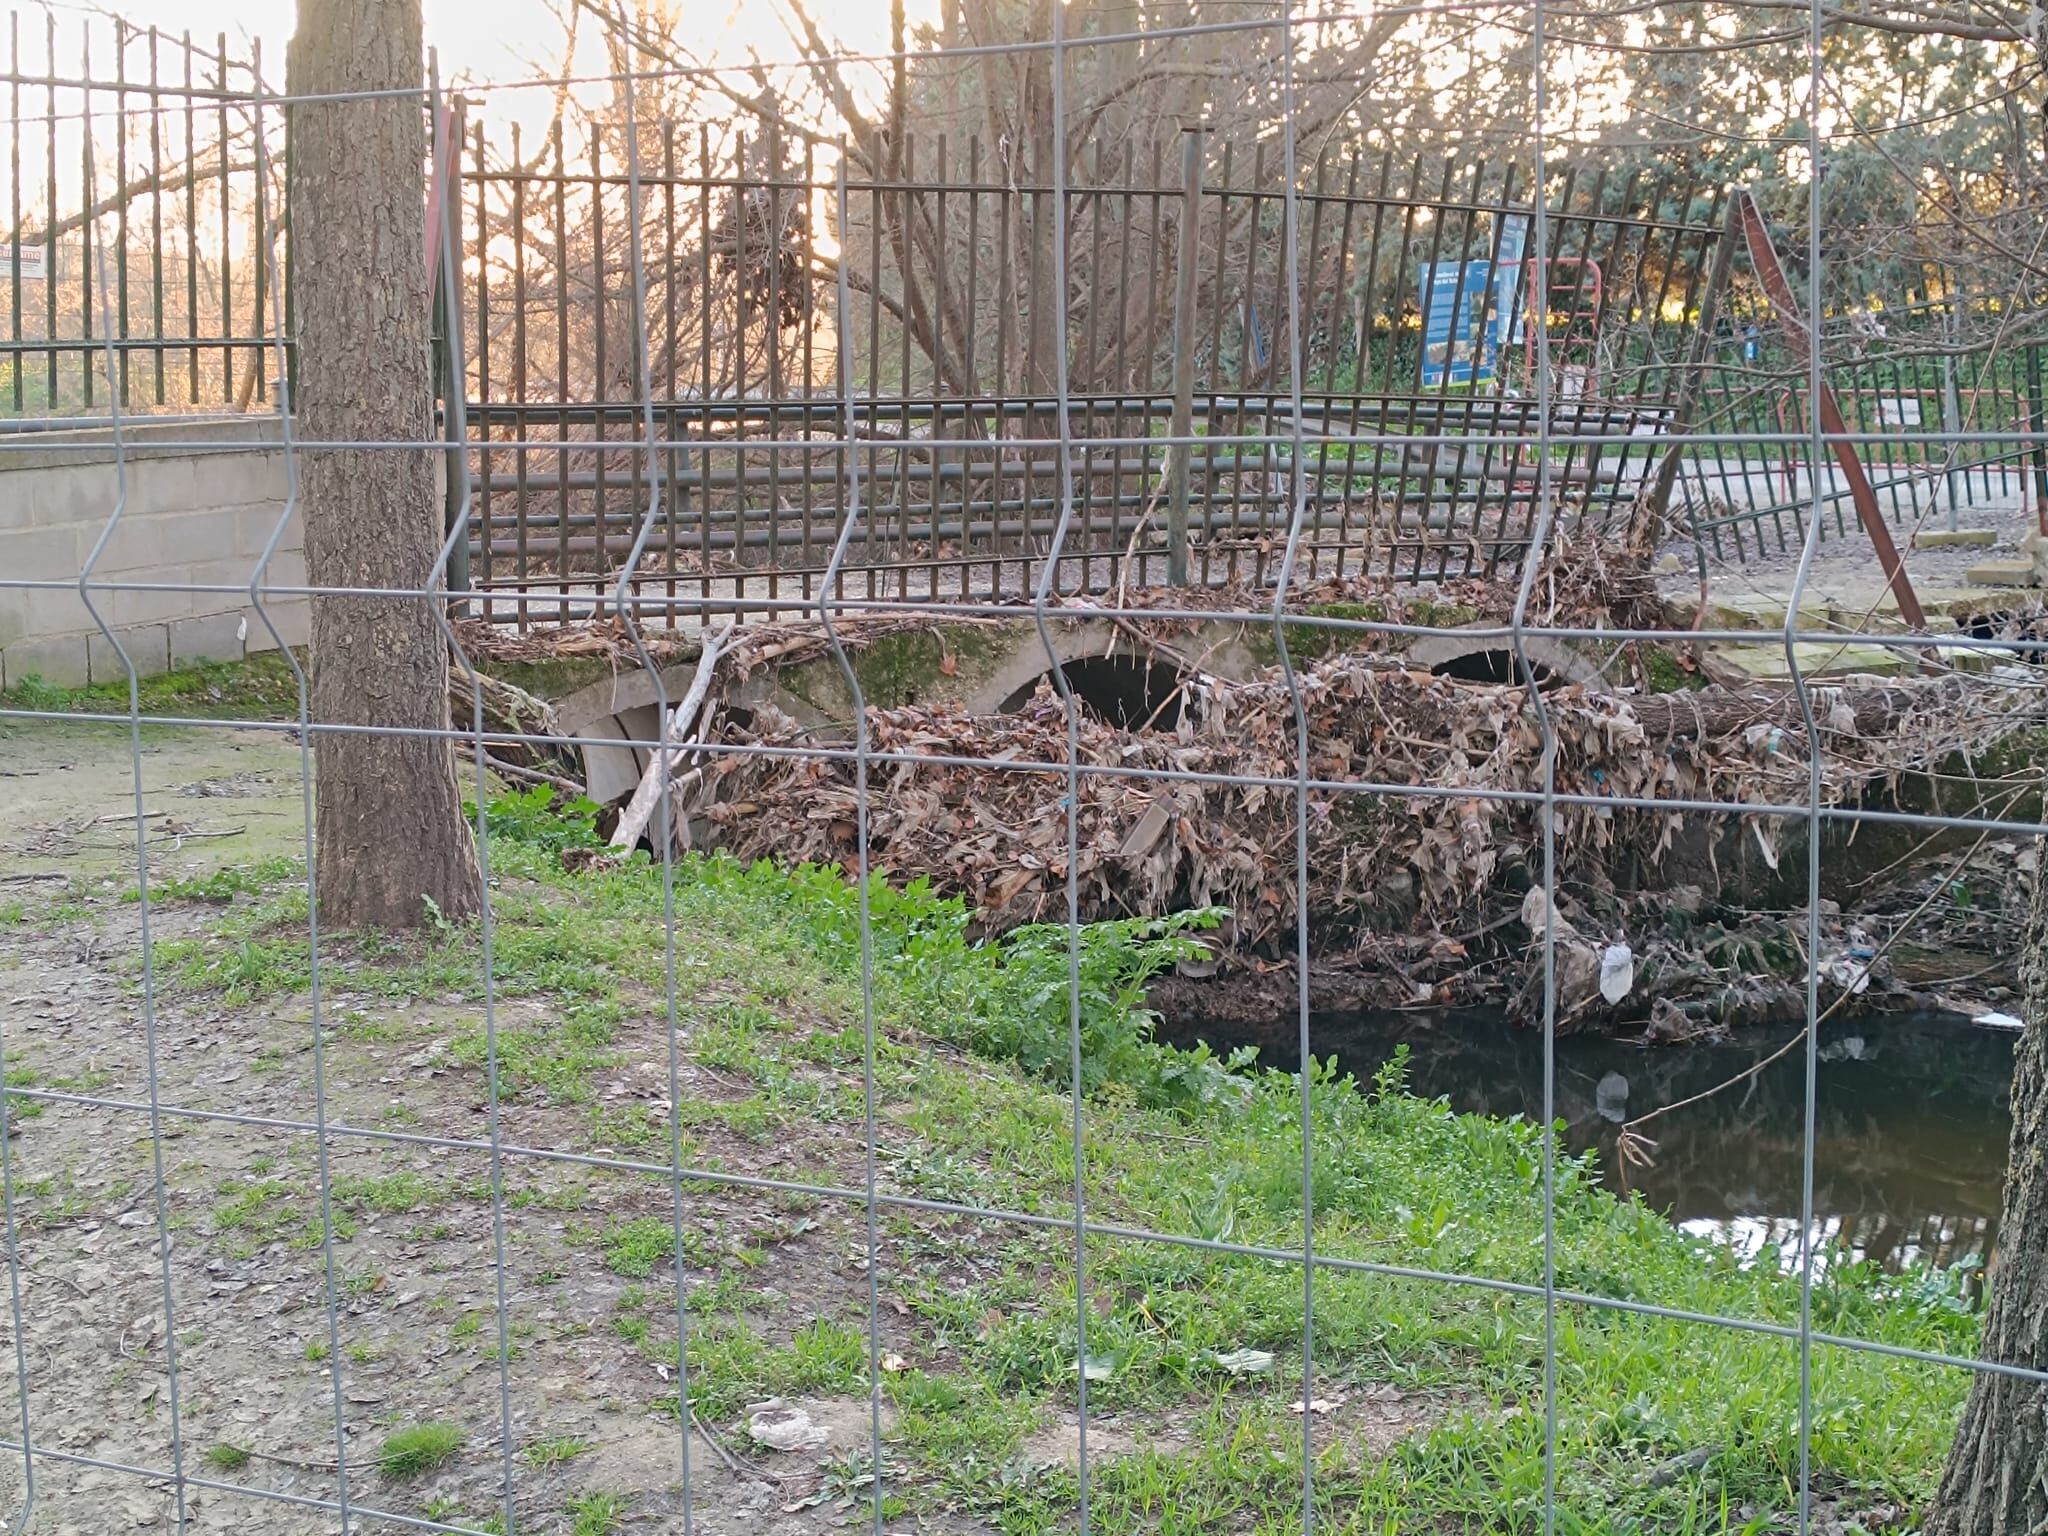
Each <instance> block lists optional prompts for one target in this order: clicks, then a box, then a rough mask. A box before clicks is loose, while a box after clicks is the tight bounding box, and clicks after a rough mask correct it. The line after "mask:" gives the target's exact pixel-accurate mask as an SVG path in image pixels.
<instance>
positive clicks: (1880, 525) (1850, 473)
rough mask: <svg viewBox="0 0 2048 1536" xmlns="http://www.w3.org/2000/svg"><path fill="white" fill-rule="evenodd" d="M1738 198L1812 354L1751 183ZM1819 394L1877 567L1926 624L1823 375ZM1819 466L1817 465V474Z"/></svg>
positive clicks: (1902, 604)
mask: <svg viewBox="0 0 2048 1536" xmlns="http://www.w3.org/2000/svg"><path fill="white" fill-rule="evenodd" d="M1735 204H1736V208H1737V210H1738V211H1739V212H1740V214H1741V215H1742V237H1743V240H1744V242H1745V243H1746V244H1747V245H1748V247H1749V260H1750V265H1751V266H1753V267H1754V268H1755V269H1756V275H1757V279H1758V281H1759V282H1761V283H1762V284H1763V287H1764V292H1765V293H1766V294H1768V295H1769V296H1770V300H1771V306H1772V308H1774V309H1775V310H1776V311H1777V312H1778V326H1779V328H1780V329H1781V330H1783V331H1784V333H1785V335H1786V337H1787V338H1788V339H1789V340H1790V341H1791V343H1792V345H1793V347H1794V348H1795V349H1796V350H1798V351H1799V352H1800V353H1802V354H1804V355H1805V356H1806V357H1807V358H1808V359H1811V357H1812V356H1813V351H1814V347H1815V345H1816V343H1815V341H1814V338H1813V336H1812V334H1811V333H1809V332H1808V330H1807V328H1806V324H1805V322H1804V321H1803V320H1802V319H1801V318H1800V314H1799V301H1798V300H1797V299H1795V298H1794V297H1793V296H1792V285H1791V284H1790V283H1789V282H1787V281H1786V279H1785V267H1784V264H1783V263H1782V262H1780V261H1779V260H1778V253H1777V250H1776V249H1775V248H1774V247H1773V246H1772V245H1771V236H1770V231H1769V230H1768V229H1766V228H1765V227H1764V216H1763V214H1762V212H1760V211H1759V210H1758V208H1757V206H1756V199H1755V198H1754V197H1752V196H1751V195H1750V192H1749V189H1748V188H1747V187H1739V188H1737V189H1736V192H1735ZM1819 382H1820V397H1819V398H1818V399H1817V400H1815V401H1814V406H1815V408H1816V410H1817V411H1818V412H1819V415H1820V425H1821V431H1822V432H1824V433H1825V434H1827V436H1828V437H1829V439H1830V442H1829V447H1830V449H1831V450H1832V451H1833V453H1834V456H1835V463H1836V464H1837V465H1838V466H1840V468H1841V471H1842V478H1843V479H1844V480H1846V481H1848V482H1849V499H1850V501H1852V502H1853V503H1855V506H1856V516H1857V517H1858V518H1859V519H1860V520H1861V521H1862V523H1863V531H1864V532H1865V533H1867V534H1869V535H1870V544H1871V547H1872V548H1873V549H1874V550H1876V551H1877V565H1878V569H1879V570H1881V571H1883V572H1884V579H1885V581H1886V583H1887V584H1889V586H1890V587H1891V589H1892V596H1893V597H1894V598H1896V599H1897V601H1898V604H1899V617H1900V618H1902V619H1904V620H1905V621H1906V622H1907V623H1908V624H1910V625H1912V626H1913V628H1915V629H1923V630H1924V629H1925V628H1926V627H1927V615H1926V614H1924V613H1923V612H1921V610H1920V599H1919V597H1918V596H1917V595H1916V594H1915V593H1914V591H1913V583H1912V582H1911V581H1909V580H1908V579H1907V577H1906V566H1905V562H1904V561H1902V560H1900V558H1899V551H1898V547H1897V546H1896V545H1895V544H1893V543H1892V531H1891V530H1890V529H1889V528H1887V527H1885V525H1884V514H1883V513H1881V512H1880V511H1879V510H1878V506H1877V492H1876V490H1874V489H1873V488H1872V486H1871V484H1870V477H1869V476H1868V475H1867V474H1865V473H1864V472H1863V461H1862V460H1861V459H1859V458H1858V457H1857V456H1856V448H1855V445H1854V444H1853V443H1851V442H1850V441H1849V440H1848V438H1847V436H1846V434H1847V432H1848V430H1849V428H1848V424H1847V423H1846V422H1845V421H1844V420H1843V419H1842V408H1841V406H1840V405H1839V404H1838V403H1837V402H1836V400H1835V392H1834V390H1832V389H1830V388H1829V387H1828V382H1827V380H1826V379H1825V378H1822V379H1821V380H1820V381H1819ZM1819 473H1820V466H1819V465H1818V464H1816V465H1815V466H1814V474H1815V475H1816V477H1817V476H1818V475H1819Z"/></svg>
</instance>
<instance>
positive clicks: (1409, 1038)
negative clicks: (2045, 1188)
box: [1212, 1013, 2017, 1267]
mask: <svg viewBox="0 0 2048 1536" xmlns="http://www.w3.org/2000/svg"><path fill="white" fill-rule="evenodd" d="M1288 1028H1289V1030H1290V1031H1291V1029H1292V1025H1291V1024H1290V1025H1289V1026H1288ZM1796 1029H1797V1026H1796V1025H1789V1026H1785V1027H1783V1028H1779V1029H1761V1030H1756V1031H1752V1032H1744V1033H1741V1034H1739V1035H1737V1036H1736V1037H1735V1038H1733V1039H1731V1040H1730V1041H1728V1042H1727V1043H1725V1044H1720V1045H1694V1046H1684V1047H1667V1048H1663V1049H1647V1050H1646V1049H1643V1048H1641V1047H1637V1046H1633V1045H1628V1044H1625V1043H1620V1042H1616V1041H1613V1040H1607V1039H1602V1038H1596V1037H1591V1036H1583V1037H1582V1036H1568V1037H1566V1038H1564V1039H1562V1040H1560V1041H1559V1042H1558V1049H1557V1112H1558V1117H1559V1118H1560V1119H1562V1120H1564V1121H1566V1122H1567V1125H1568V1130H1567V1136H1568V1139H1569V1142H1570V1144H1571V1147H1572V1149H1573V1150H1574V1151H1587V1150H1591V1151H1594V1152H1595V1153H1597V1155H1598V1159H1599V1163H1600V1167H1601V1169H1602V1174H1603V1177H1604V1178H1605V1179H1606V1181H1607V1183H1608V1185H1609V1186H1610V1187H1612V1188H1615V1189H1636V1190H1640V1191H1641V1192H1642V1194H1643V1197H1644V1199H1645V1200H1647V1201H1648V1202H1649V1203H1650V1204H1651V1205H1653V1206H1655V1207H1656V1208H1657V1209H1658V1210H1660V1211H1663V1212H1664V1213H1665V1214H1667V1215H1668V1216H1669V1217H1670V1218H1671V1219H1672V1220H1673V1221H1674V1222H1676V1223H1677V1224H1678V1225H1680V1226H1681V1227H1683V1228H1685V1229H1686V1230H1687V1231H1690V1232H1696V1233H1699V1234H1701V1235H1706V1236H1713V1237H1717V1238H1721V1239H1725V1240H1727V1241H1729V1242H1731V1243H1732V1244H1734V1245H1735V1246H1736V1247H1737V1249H1738V1250H1739V1251H1741V1252H1743V1253H1745V1254H1746V1255H1748V1256H1751V1257H1756V1256H1759V1255H1761V1254H1762V1253H1763V1252H1764V1251H1765V1250H1766V1248H1767V1247H1768V1246H1770V1245H1773V1244H1775V1245H1778V1246H1779V1247H1780V1248H1781V1249H1783V1250H1786V1251H1787V1261H1788V1262H1790V1261H1791V1260H1792V1259H1793V1258H1795V1257H1796V1251H1797V1245H1798V1236H1799V1208H1800V1198H1799V1192H1800V1152H1801V1141H1802V1137H1801V1125H1802V1122H1803V1119H1804V1113H1803V1110H1804V1102H1805V1081H1806V1065H1805V1053H1804V1052H1803V1051H1797V1050H1795V1051H1793V1052H1791V1053H1790V1054H1789V1055H1788V1056H1787V1057H1786V1059H1785V1060H1783V1061H1781V1062H1778V1063H1776V1064H1774V1065H1773V1066H1771V1067H1768V1068H1766V1069H1765V1070H1764V1071H1762V1072H1761V1073H1759V1074H1757V1075H1756V1076H1755V1077H1754V1078H1752V1079H1751V1080H1749V1081H1747V1082H1745V1083H1741V1084H1738V1085H1737V1086H1736V1087H1733V1088H1730V1089H1728V1090H1727V1091H1725V1092H1722V1093H1719V1094H1716V1095H1714V1096H1713V1097H1712V1098H1709V1099H1706V1100H1703V1101H1702V1102H1700V1103H1698V1104H1694V1105H1690V1106H1688V1107H1686V1108H1683V1109H1679V1110H1675V1111H1674V1112H1672V1113H1671V1114H1668V1115H1665V1116H1663V1117H1661V1118H1660V1119H1658V1120H1656V1121H1655V1122H1653V1123H1652V1124H1651V1125H1650V1126H1649V1127H1647V1128H1646V1130H1647V1134H1649V1135H1650V1136H1652V1137H1654V1138H1655V1141H1656V1147H1655V1149H1654V1153H1653V1159H1652V1161H1651V1163H1650V1164H1649V1166H1647V1167H1636V1166H1629V1165H1627V1164H1626V1163H1625V1162H1624V1160H1623V1158H1622V1157H1621V1155H1620V1132H1621V1126H1622V1123H1623V1122H1625V1121H1626V1120H1628V1119H1629V1118H1630V1117H1631V1116H1634V1115H1640V1114H1642V1113H1644V1112H1645V1111H1647V1110H1650V1109H1654V1108H1656V1107H1657V1106H1659V1105H1663V1104H1670V1103H1674V1102H1676V1101H1677V1100H1680V1099H1684V1098H1687V1097H1689V1096H1691V1095H1693V1094H1696V1093H1701V1092H1703V1091H1705V1090H1706V1089H1709V1088H1711V1087H1713V1086H1714V1085H1716V1084H1717V1083H1721V1082H1725V1081H1726V1080H1727V1079H1729V1078H1730V1077H1732V1076H1734V1074H1736V1073H1737V1072H1739V1071H1741V1070H1742V1069H1743V1068H1744V1067H1747V1066H1750V1065H1752V1064H1753V1063H1755V1062H1756V1061H1758V1060H1759V1059H1761V1058H1762V1057H1764V1056H1767V1055H1769V1054H1770V1052H1771V1051H1773V1050H1775V1049H1776V1048H1777V1047H1779V1046H1780V1045H1782V1044H1783V1043H1784V1042H1785V1040H1786V1039H1787V1038H1788V1037H1789V1036H1790V1035H1791V1034H1793V1033H1795V1032H1796ZM1212 1038H1213V1037H1212ZM2016 1038H2017V1037H2016V1036H2015V1035H2012V1034H2008V1033H2004V1032H2001V1031H1997V1030H1990V1029H1979V1028H1977V1027H1975V1026H1973V1025H1971V1024H1969V1023H1967V1022H1964V1021H1961V1020H1957V1019H1954V1018H1927V1017H1909V1018H1897V1019H1882V1020H1876V1021H1866V1022H1863V1023H1858V1024H1855V1025H1838V1026H1827V1027H1824V1029H1823V1034H1822V1047H1821V1065H1820V1073H1819V1079H1818V1104H1817V1109H1818V1119H1817V1127H1816V1128H1817V1136H1816V1139H1815V1144H1814V1211H1815V1215H1816V1221H1815V1228H1816V1233H1817V1236H1818V1238H1819V1240H1820V1242H1821V1243H1822V1244H1824V1245H1826V1246H1827V1249H1828V1250H1829V1251H1832V1252H1834V1253H1837V1254H1839V1253H1841V1252H1843V1251H1844V1249H1845V1248H1846V1250H1847V1251H1849V1252H1853V1253H1855V1254H1857V1255H1859V1256H1863V1257H1867V1258H1869V1259H1871V1260H1872V1261H1874V1262H1877V1263H1881V1264H1884V1265H1886V1266H1888V1267H1897V1266H1899V1265H1901V1264H1904V1263H1907V1262H1910V1261H1912V1260H1914V1259H1916V1258H1925V1259H1927V1260H1929V1261H1931V1262H1934V1263H1937V1264H1943V1265H1948V1264H1955V1263H1959V1262H1964V1261H1971V1260H1980V1259H1982V1258H1983V1257H1985V1256H1987V1255H1989V1254H1990V1253H1991V1251H1992V1250H1993V1248H1994V1246H1995V1244H1996V1240H1997V1222H1998V1201H1999V1192H2000V1186H2001V1184H2002V1182H2003V1179H2004V1173H2005V1157H2006V1143H2007V1139H2008V1136H2009V1134H2010V1132H2011V1128H2012V1118H2011V1091H2012V1063H2013V1047H2014V1044H2015V1041H2016ZM1216 1043H1219V1044H1222V1043H1225V1042H1221V1041H1218V1042H1216ZM1253 1043H1261V1044H1263V1043H1265V1042H1263V1041H1254V1042H1253ZM1312 1043H1313V1048H1314V1049H1315V1051H1316V1053H1317V1054H1318V1055H1324V1054H1327V1053H1334V1054H1335V1055H1336V1056H1337V1057H1338V1059H1339V1060H1340V1061H1341V1062H1342V1063H1343V1065H1344V1066H1345V1067H1346V1068H1348V1069H1350V1070H1351V1071H1353V1072H1356V1073H1357V1074H1358V1075H1360V1076H1361V1077H1363V1076H1365V1075H1367V1074H1369V1073H1370V1072H1371V1071H1372V1070H1373V1069H1374V1068H1375V1067H1377V1066H1378V1065H1379V1064H1380V1063H1381V1062H1383V1061H1385V1060H1386V1059H1387V1057H1389V1056H1390V1055H1392V1054H1393V1052H1394V1051H1395V1049H1396V1048H1397V1047H1399V1046H1401V1045H1404V1044H1405V1045H1407V1046H1408V1047H1409V1048H1410V1051H1411V1063H1410V1069H1409V1081H1410V1084H1411V1086H1412V1088H1413V1089H1414V1091H1415V1092H1417V1093H1419V1094H1422V1095H1423V1096H1425V1097H1430V1098H1436V1097H1442V1098H1446V1099H1448V1100H1449V1101H1450V1103H1451V1104H1452V1106H1453V1107H1455V1108H1457V1109H1461V1110H1469V1111H1474V1112H1477V1113H1481V1114H1488V1115H1516V1114H1519V1115H1525V1116H1527V1117H1529V1118H1531V1119H1535V1118H1537V1117H1538V1116H1539V1115H1540V1113H1541V1110H1542V1102H1543V1101H1542V1086H1543V1076H1542V1073H1543V1048H1542V1038H1541V1036H1540V1035H1539V1034H1537V1033H1536V1032H1535V1031H1533V1030H1522V1029H1515V1028H1512V1027H1510V1026H1509V1025H1508V1024H1506V1023H1505V1022H1504V1021H1502V1020H1501V1019H1500V1018H1499V1017H1497V1016H1492V1015H1483V1014H1417V1013H1402V1014H1380V1015H1369V1016H1363V1017H1341V1018H1321V1019H1317V1020H1316V1021H1315V1022H1314V1030H1313V1041H1312ZM1268 1055H1269V1057H1270V1059H1271V1060H1272V1061H1273V1062H1274V1063H1275V1064H1276V1065H1281V1064H1284V1065H1288V1066H1292V1065H1293V1062H1292V1060H1291V1058H1290V1057H1289V1056H1288V1055H1287V1053H1286V1051H1285V1046H1284V1044H1282V1043H1279V1042H1278V1041H1277V1040H1276V1041H1275V1042H1274V1045H1273V1048H1272V1049H1271V1050H1270V1051H1269V1052H1268Z"/></svg>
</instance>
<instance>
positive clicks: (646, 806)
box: [611, 624, 732, 848]
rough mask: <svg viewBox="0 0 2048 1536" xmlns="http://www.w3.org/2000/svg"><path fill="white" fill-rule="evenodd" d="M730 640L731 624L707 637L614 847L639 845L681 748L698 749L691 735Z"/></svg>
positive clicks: (622, 817) (621, 819) (614, 838)
mask: <svg viewBox="0 0 2048 1536" xmlns="http://www.w3.org/2000/svg"><path fill="white" fill-rule="evenodd" d="M731 638H732V625H730V624H726V625H724V626H723V627H721V628H719V629H717V630H715V631H713V632H712V633H711V634H709V635H707V636H705V638H704V649H703V650H702V651H701V652H700V653H699V654H698V657H697V675H696V676H695V677H693V678H691V679H690V688H689V691H688V692H687V693H685V694H684V695H683V697H682V702H681V703H679V704H677V705H676V707H675V709H674V710H673V711H672V712H671V713H670V715H669V717H668V724H667V725H666V727H665V728H664V729H663V730H662V733H661V744H660V745H659V746H658V747H656V748H655V750H654V755H653V757H652V758H651V759H649V761H648V764H647V771H646V772H645V773H643V774H642V775H641V776H640V787H639V788H637V789H635V790H634V791H633V798H632V799H631V800H630V801H628V802H627V804H626V809H625V811H624V812H623V813H622V814H621V815H620V817H619V824H618V826H617V828H616V829H614V830H613V832H612V837H611V845H612V847H614V848H630V847H632V846H633V845H634V844H635V843H637V842H639V841H640V834H641V833H642V832H645V831H646V830H647V823H648V821H649V820H650V819H651V818H652V817H653V815H654V810H655V807H656V806H657V805H658V804H659V803H660V801H661V791H662V786H663V784H664V783H665V782H666V781H667V779H668V777H669V775H670V773H671V772H672V771H673V770H674V766H675V763H676V761H677V758H676V751H677V749H678V748H682V749H683V750H684V752H685V754H686V755H687V753H688V752H689V751H693V750H694V749H695V747H696V746H697V743H695V742H692V741H690V740H689V736H690V732H691V730H692V728H693V727H694V726H695V725H696V723H697V716H698V714H699V713H700V712H701V711H702V710H703V708H704V701H705V700H706V699H708V698H709V697H710V696H711V678H712V674H713V673H715V672H716V671H717V669H718V658H719V655H720V653H721V652H723V651H724V649H725V646H726V642H727V641H728V640H730V639H731Z"/></svg>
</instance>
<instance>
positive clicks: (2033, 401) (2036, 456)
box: [2026, 345, 2048, 533]
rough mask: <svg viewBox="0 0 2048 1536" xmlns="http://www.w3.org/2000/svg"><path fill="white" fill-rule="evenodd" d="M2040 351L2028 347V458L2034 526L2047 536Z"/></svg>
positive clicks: (2047, 452) (2047, 466) (2047, 458)
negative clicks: (2030, 443)
mask: <svg viewBox="0 0 2048 1536" xmlns="http://www.w3.org/2000/svg"><path fill="white" fill-rule="evenodd" d="M2041 419H2042V418H2041V349H2040V348H2039V347H2038V346H2032V345H2030V346H2029V347H2028V348H2027V401H2026V423H2027V431H2028V432H2029V433H2030V434H2032V436H2033V444H2032V446H2031V447H2030V448H2029V449H2028V450H2027V457H2028V458H2029V459H2031V460H2032V461H2033V465H2034V526H2035V527H2036V528H2037V529H2039V530H2040V531H2041V532H2042V533H2048V442H2044V441H2042V438H2041Z"/></svg>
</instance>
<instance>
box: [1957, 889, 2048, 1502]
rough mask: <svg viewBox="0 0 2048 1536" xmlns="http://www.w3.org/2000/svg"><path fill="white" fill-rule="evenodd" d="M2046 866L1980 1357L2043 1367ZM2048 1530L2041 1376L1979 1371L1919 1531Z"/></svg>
mask: <svg viewBox="0 0 2048 1536" xmlns="http://www.w3.org/2000/svg"><path fill="white" fill-rule="evenodd" d="M2044 874H2048V872H2043V873H2037V875H2036V877H2035V880H2034V898H2033V905H2032V908H2031V910H2030V911H2029V913H2028V917H2027V933H2026V948H2025V959H2024V978H2025V992H2026V1015H2027V1027H2026V1033H2025V1034H2023V1035H2022V1036H2021V1037H2020V1045H2019V1056H2018V1060H2017V1061H2016V1063H2015V1065H2014V1071H2013V1083H2012V1151H2011V1154H2010V1158H2009V1160H2008V1163H2007V1166H2006V1176H2005V1209H2004V1213H2003V1215H2002V1217H2001V1218H2000V1225H1999V1229H1998V1256H1997V1260H1996V1267H1995V1270H1994V1273H1993V1275H1992V1280H1991V1304H1990V1307H1989V1308H1988V1310H1987V1311H1986V1313H1985V1317H1984V1343H1983V1358H1984V1359H1985V1360H1987V1361H1994V1362H1997V1363H1999V1364H2002V1365H2020V1366H2029V1367H2031V1368H2033V1369H2035V1370H2048V1167H2044V1163H2048V878H2044ZM2043 1530H2048V1383H2044V1382H2040V1381H2028V1380H2025V1379H2023V1378H2020V1377H2015V1376H2003V1375H1993V1374H1991V1373H1989V1372H1980V1373H1978V1375H1977V1376H1976V1379H1975V1380H1974V1381H1973V1382H1972V1383H1971V1386H1970V1398H1969V1401H1968V1403H1966V1404H1965V1405H1964V1408H1963V1419H1962V1425H1961V1427H1960V1428H1959V1429H1958V1430H1957V1431H1956V1441H1955V1445H1954V1447H1953V1448H1952V1449H1951V1450H1950V1452H1949V1458H1948V1468H1947V1470H1946V1471H1945V1472H1944V1473H1943V1474H1942V1479H1941V1491H1940V1492H1939V1493H1937V1494H1936V1495H1935V1498H1934V1507H1933V1509H1932V1510H1931V1511H1930V1512H1929V1514H1928V1518H1927V1532H1928V1536H2037V1533H2039V1532H2041V1531H2043Z"/></svg>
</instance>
